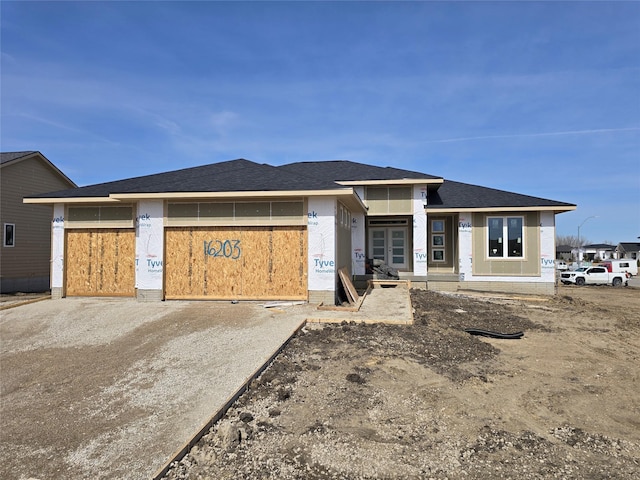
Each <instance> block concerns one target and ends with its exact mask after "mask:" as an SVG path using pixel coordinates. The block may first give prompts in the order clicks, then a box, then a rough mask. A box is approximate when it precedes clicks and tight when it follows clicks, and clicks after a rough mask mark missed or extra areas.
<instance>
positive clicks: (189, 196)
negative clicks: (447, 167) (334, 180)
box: [23, 188, 367, 212]
mask: <svg viewBox="0 0 640 480" xmlns="http://www.w3.org/2000/svg"><path fill="white" fill-rule="evenodd" d="M319 196H325V197H326V196H336V197H339V198H341V199H342V201H343V202H344V203H345V204H347V205H348V206H349V207H350V208H351V209H353V210H360V211H362V212H366V211H367V207H366V206H365V205H364V203H363V202H362V199H361V198H360V197H359V196H358V195H357V194H356V193H355V191H354V189H353V188H336V189H329V190H287V191H282V190H281V191H278V190H275V191H263V190H258V191H250V192H240V191H233V192H161V193H111V194H109V196H108V197H49V198H28V197H27V198H24V199H23V203H29V204H41V205H52V204H55V203H85V204H86V203H118V202H132V201H136V200H153V199H155V200H203V199H225V198H228V199H230V198H238V197H242V198H291V197H298V198H300V197H319Z"/></svg>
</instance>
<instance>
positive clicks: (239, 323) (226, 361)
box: [0, 298, 312, 480]
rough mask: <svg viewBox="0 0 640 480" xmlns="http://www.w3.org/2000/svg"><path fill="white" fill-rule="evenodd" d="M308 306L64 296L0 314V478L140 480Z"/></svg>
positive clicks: (260, 359) (194, 429) (294, 326)
mask: <svg viewBox="0 0 640 480" xmlns="http://www.w3.org/2000/svg"><path fill="white" fill-rule="evenodd" d="M310 309H312V307H310V306H308V305H301V306H290V307H287V308H286V309H284V308H283V309H266V308H264V307H262V306H260V305H258V304H253V303H240V304H235V305H234V304H230V303H226V302H225V303H222V302H220V303H219V302H186V301H181V302H177V301H176V302H159V303H138V302H136V301H135V300H133V299H114V298H100V299H98V298H66V299H63V300H56V301H51V300H45V301H42V302H38V303H32V304H29V305H23V306H19V307H16V308H12V309H8V310H4V311H2V312H0V338H1V340H2V341H1V345H0V366H1V370H0V376H1V389H0V400H1V405H0V422H1V425H0V429H1V432H2V433H1V434H0V447H1V448H0V478H3V479H27V478H34V479H40V480H44V479H49V478H51V479H53V478H55V479H60V478H119V479H120V478H122V479H126V478H131V479H133V478H135V479H140V478H151V477H152V476H153V474H154V473H155V472H156V471H157V469H158V468H160V467H161V466H162V465H163V464H164V462H165V461H167V460H168V459H169V458H170V457H171V455H172V454H173V453H174V452H175V451H176V450H178V449H179V448H180V447H181V446H182V445H183V444H184V442H186V441H188V440H189V439H190V438H191V436H192V435H193V434H194V433H195V432H197V431H198V430H199V428H200V427H201V426H202V425H203V423H204V422H205V421H206V420H207V419H208V418H209V417H210V416H211V415H213V414H214V413H215V412H216V411H217V410H218V409H219V408H220V407H221V406H222V405H223V404H224V403H225V402H226V400H227V399H228V398H229V397H230V396H231V395H233V393H235V391H236V390H237V389H238V388H239V387H240V386H241V385H242V383H243V382H244V381H245V380H246V379H247V378H248V377H249V376H250V375H252V374H253V372H254V371H255V370H256V369H258V368H259V367H260V366H262V364H263V363H264V362H265V361H266V360H267V359H268V358H269V357H270V356H271V355H272V354H273V353H274V352H275V351H276V350H277V349H278V348H279V347H280V345H281V344H282V343H283V342H284V341H285V340H286V339H287V338H288V337H289V336H290V335H291V334H292V332H294V331H295V330H296V329H297V328H298V327H299V325H300V324H301V323H302V322H303V321H304V319H305V318H306V317H307V316H308V314H309V312H310Z"/></svg>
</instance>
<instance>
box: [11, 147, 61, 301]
mask: <svg viewBox="0 0 640 480" xmlns="http://www.w3.org/2000/svg"><path fill="white" fill-rule="evenodd" d="M69 187H70V185H69V183H68V182H66V181H65V180H64V179H63V178H61V177H60V175H59V174H58V173H57V172H55V171H54V170H52V169H51V168H50V167H49V166H48V165H46V164H45V163H44V162H43V161H41V160H40V159H39V158H37V157H34V158H28V159H25V160H22V161H19V162H16V163H12V164H10V165H5V166H3V167H2V168H1V169H0V202H1V203H0V205H1V206H2V208H1V209H0V227H1V228H2V234H3V235H4V224H5V223H12V224H14V225H15V246H13V247H5V246H4V241H2V242H0V291H1V292H3V293H9V292H37V291H46V290H48V289H49V274H50V259H51V220H52V219H51V215H52V208H51V206H46V205H27V204H24V203H22V198H23V197H25V196H28V195H35V194H39V193H44V192H50V191H54V190H61V189H65V188H69Z"/></svg>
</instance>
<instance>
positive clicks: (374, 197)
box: [364, 186, 426, 216]
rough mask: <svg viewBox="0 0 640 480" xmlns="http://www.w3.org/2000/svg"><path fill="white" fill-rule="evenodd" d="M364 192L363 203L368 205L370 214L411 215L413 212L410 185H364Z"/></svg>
mask: <svg viewBox="0 0 640 480" xmlns="http://www.w3.org/2000/svg"><path fill="white" fill-rule="evenodd" d="M425 191H426V190H425ZM364 193H365V203H366V205H367V206H368V207H369V210H368V212H367V214H368V215H370V216H372V215H384V216H388V215H411V214H412V213H413V201H412V198H413V191H412V187H411V186H390V187H384V186H381V187H377V186H376V187H366V188H365V192H364ZM423 208H424V207H423Z"/></svg>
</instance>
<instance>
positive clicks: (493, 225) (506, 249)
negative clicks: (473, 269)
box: [487, 217, 524, 258]
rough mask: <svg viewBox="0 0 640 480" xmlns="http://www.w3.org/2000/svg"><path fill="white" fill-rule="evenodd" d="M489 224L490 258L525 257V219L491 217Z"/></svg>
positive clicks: (488, 220)
mask: <svg viewBox="0 0 640 480" xmlns="http://www.w3.org/2000/svg"><path fill="white" fill-rule="evenodd" d="M487 222H488V225H487V226H488V228H487V235H488V244H489V257H490V258H523V257H524V248H523V243H524V220H523V217H489V218H488V219H487Z"/></svg>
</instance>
